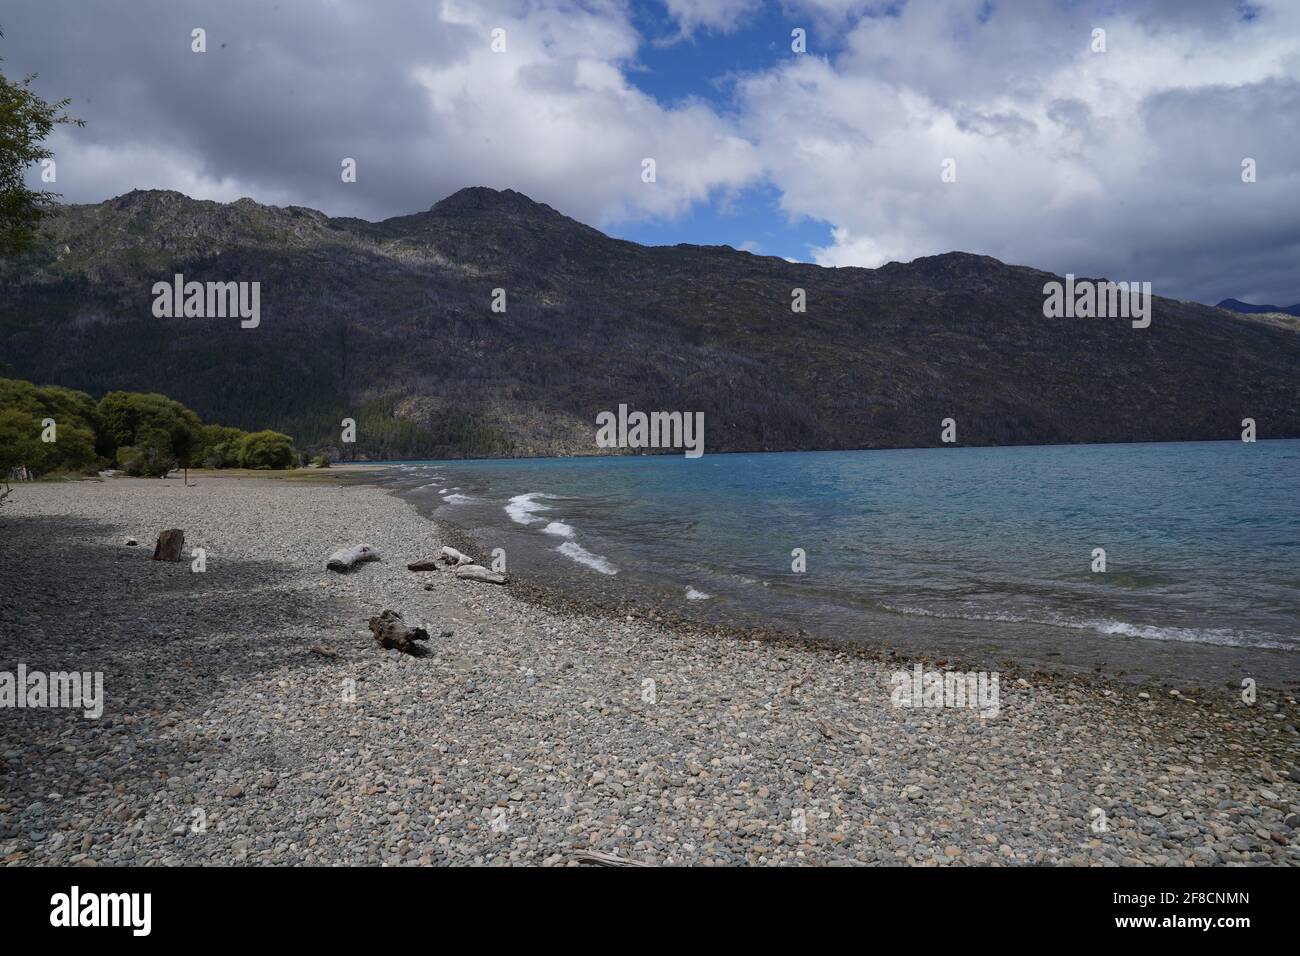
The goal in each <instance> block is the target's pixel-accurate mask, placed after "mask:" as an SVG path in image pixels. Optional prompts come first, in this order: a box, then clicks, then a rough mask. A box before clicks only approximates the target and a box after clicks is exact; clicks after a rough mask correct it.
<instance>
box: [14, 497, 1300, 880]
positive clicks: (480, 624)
mask: <svg viewBox="0 0 1300 956" xmlns="http://www.w3.org/2000/svg"><path fill="white" fill-rule="evenodd" d="M340 477H342V476H341V475H340ZM192 480H196V479H194V478H193V476H192ZM197 481H198V484H197V485H196V486H194V487H190V488H185V487H182V484H181V482H180V481H175V480H167V481H156V480H155V481H148V480H140V479H127V478H117V479H110V480H106V481H101V482H78V483H67V484H62V485H54V484H50V485H43V486H42V485H32V486H19V487H18V489H17V491H16V493H15V495H13V496H12V497H11V499H10V501H9V502H7V503H6V505H5V506H4V510H3V511H0V525H3V526H4V528H5V533H4V535H2V536H0V566H3V567H5V568H6V571H7V574H6V577H7V582H8V584H9V593H8V594H7V595H6V596H5V598H4V599H3V601H0V624H2V625H3V627H0V633H2V634H3V639H2V640H0V670H2V669H6V668H12V667H14V666H16V665H17V664H18V663H19V662H22V663H25V664H26V665H27V666H28V668H29V669H31V668H46V669H49V670H53V669H56V668H58V667H73V666H75V667H77V668H79V669H89V670H102V671H103V672H104V674H105V689H106V695H107V698H108V705H109V706H108V707H107V708H106V711H105V718H104V719H103V720H101V721H88V720H83V719H81V718H79V717H76V716H74V715H72V714H69V713H67V712H60V711H55V710H25V711H10V712H7V713H5V714H4V715H3V724H2V726H3V736H2V737H0V760H3V764H4V766H3V767H0V773H3V774H4V775H5V782H6V793H7V795H11V796H7V797H6V799H5V800H4V801H3V802H2V803H0V862H5V863H8V864H10V865H12V864H26V863H72V864H77V865H105V864H107V865H114V864H121V863H164V864H174V863H198V864H205V863H208V864H211V863H218V864H241V863H273V864H287V863H352V864H466V863H469V864H473V863H480V864H481V863H512V864H525V863H530V864H543V865H575V864H579V863H581V862H582V858H583V854H584V853H587V852H592V851H595V852H601V853H613V854H616V855H618V856H621V857H624V858H627V859H636V860H640V861H643V862H653V863H660V864H669V863H670V864H702V865H719V864H721V865H738V864H802V863H837V862H838V863H859V864H891V865H896V864H914V865H936V864H942V865H953V864H956V865H961V864H977V865H979V864H985V865H988V864H999V865H1000V864H1011V865H1015V864H1065V865H1092V864H1099V863H1100V864H1120V863H1127V864H1148V865H1169V864H1176V865H1180V864H1189V865H1197V864H1202V865H1203V864H1215V863H1237V864H1247V865H1250V864H1282V865H1297V864H1300V848H1298V847H1297V846H1296V838H1295V825H1296V820H1297V818H1296V813H1297V810H1300V806H1297V801H1298V800H1300V796H1298V793H1297V783H1298V781H1297V780H1296V771H1295V765H1294V761H1293V755H1294V747H1295V742H1296V730H1295V723H1296V708H1295V703H1294V699H1292V698H1288V697H1285V696H1282V695H1279V694H1278V693H1277V692H1276V691H1274V690H1272V689H1270V688H1267V687H1261V688H1260V690H1259V697H1258V699H1257V701H1256V702H1255V704H1254V705H1252V706H1249V707H1247V706H1246V705H1244V704H1242V703H1241V701H1240V700H1239V698H1238V697H1237V696H1235V695H1234V694H1233V693H1230V692H1229V691H1227V690H1226V689H1222V690H1221V692H1220V693H1218V694H1211V693H1210V692H1209V691H1207V692H1206V694H1205V695H1202V694H1200V693H1192V692H1184V693H1180V694H1179V695H1177V696H1171V695H1169V694H1168V693H1167V692H1165V691H1163V690H1161V689H1158V688H1155V687H1152V688H1150V689H1147V690H1143V689H1140V688H1136V687H1133V686H1131V685H1128V684H1123V683H1121V682H1111V681H1107V680H1104V679H1096V678H1080V677H1062V676H1059V675H1051V674H1035V673H1032V672H1029V671H1019V670H1017V671H1004V672H1002V673H1001V674H1000V675H999V676H1000V699H999V713H998V714H997V715H996V716H993V717H990V718H988V719H984V718H982V717H980V716H979V715H978V714H977V713H975V712H974V711H973V710H971V709H968V708H960V707H958V708H953V707H939V708H932V707H919V708H918V707H911V706H896V702H895V701H894V700H893V699H891V687H890V680H891V676H892V675H893V674H894V673H895V672H896V671H900V670H901V671H908V672H910V671H911V668H913V667H914V666H915V664H917V663H920V664H922V667H923V669H927V668H930V667H931V666H933V667H939V666H940V665H941V662H939V661H932V662H927V661H922V660H921V659H919V658H914V657H907V658H902V657H897V658H890V657H887V656H886V657H883V658H873V657H872V656H871V655H870V653H869V652H868V650H867V649H862V648H860V649H849V648H844V647H839V646H823V645H820V644H817V643H815V642H804V641H800V640H797V639H796V640H790V639H789V636H788V635H786V636H784V637H783V636H779V635H766V634H762V635H760V634H755V633H748V632H739V633H736V632H729V631H727V630H726V629H716V630H714V629H709V630H700V629H695V628H692V627H689V626H685V625H679V624H675V623H672V622H667V621H656V620H654V619H650V618H647V617H646V616H644V615H643V616H638V617H634V618H633V619H631V620H628V619H627V616H626V615H624V618H623V619H622V620H619V619H618V618H617V617H616V616H613V615H607V614H594V613H591V612H590V611H589V610H585V609H583V608H580V607H577V606H571V607H559V606H556V607H554V608H552V609H547V608H546V607H545V606H544V605H545V603H546V598H544V597H540V596H539V595H538V594H535V593H534V592H533V591H532V589H530V588H529V587H528V586H526V585H520V584H519V583H518V582H512V583H510V584H508V585H506V586H505V587H501V586H497V585H492V584H486V583H477V582H471V581H465V580H459V579H457V578H456V577H455V575H454V574H453V573H451V572H450V571H439V572H411V571H408V570H407V568H406V564H407V563H409V562H411V561H417V560H422V559H428V558H431V557H433V556H434V555H435V554H437V552H438V549H439V548H440V547H441V546H443V545H446V544H451V545H453V546H456V545H457V542H458V540H459V539H458V538H457V536H456V533H455V532H453V531H451V530H449V529H448V528H446V527H445V526H443V525H441V524H440V523H438V522H433V523H429V522H427V521H426V519H425V518H423V517H421V516H420V515H418V514H417V513H416V511H415V510H414V509H413V508H412V507H411V506H410V505H409V504H408V503H407V502H404V501H402V500H401V499H400V498H399V497H398V496H395V495H393V494H389V493H386V492H384V491H383V490H381V489H378V488H374V487H370V486H369V485H368V484H357V483H354V482H353V481H351V480H345V481H344V482H342V483H339V484H334V483H324V482H322V483H313V484H298V483H294V482H288V481H265V480H260V479H252V478H227V477H220V476H215V475H201V476H199V477H198V478H197ZM165 527H179V528H183V529H185V531H186V542H187V546H188V547H191V548H192V547H195V546H198V547H204V548H205V549H207V553H208V557H207V569H206V571H205V572H204V573H203V574H196V573H193V572H192V570H191V567H190V565H189V564H187V563H184V562H182V563H180V564H175V565H169V564H166V563H159V562H152V561H150V560H149V554H148V548H149V545H150V544H151V543H152V536H154V535H156V534H157V532H158V531H159V530H161V529H162V528H165ZM127 534H131V535H133V536H134V537H136V538H138V539H139V540H140V542H141V545H142V547H138V548H129V547H127V546H125V545H124V544H123V540H124V536H125V535H127ZM363 541H364V542H366V543H370V544H372V545H374V546H375V547H377V548H379V549H380V551H381V552H382V554H383V558H382V560H380V561H378V562H373V563H370V564H366V565H363V566H362V567H361V568H359V569H358V570H357V571H355V572H353V573H351V574H346V575H338V574H333V573H331V572H328V571H326V570H325V569H324V559H325V556H326V555H327V554H328V553H329V552H330V551H332V550H334V549H335V548H338V547H342V546H345V545H350V544H355V543H360V542H363ZM460 543H461V544H463V545H464V546H465V547H470V546H471V545H470V543H469V542H464V541H461V542H460ZM476 556H477V557H479V558H486V557H487V556H486V555H483V554H478V555H476ZM384 609H393V610H398V611H400V612H402V613H403V614H404V615H406V617H407V619H408V620H409V621H411V622H412V623H417V624H423V625H424V626H426V627H427V628H428V630H429V632H430V635H431V639H430V641H429V642H428V643H429V653H428V654H427V655H425V656H423V657H410V656H407V655H402V654H400V653H398V652H397V651H383V650H380V649H379V648H378V647H377V646H376V645H375V643H374V641H373V639H372V638H371V636H370V634H369V632H368V631H367V630H366V629H365V621H366V620H367V618H368V617H369V616H371V615H375V614H378V613H379V612H380V611H381V610H384ZM448 632H450V633H448ZM318 651H321V652H330V653H320V652H318ZM951 666H952V665H951V663H949V665H947V666H945V669H950V668H951ZM348 682H351V683H350V684H349V683H348ZM647 682H649V683H647ZM349 686H350V687H351V688H352V692H353V694H354V699H353V700H352V701H351V702H349V701H348V700H346V695H343V696H341V695H340V688H341V687H342V688H347V687H349ZM1234 701H1235V704H1234ZM37 755H40V756H39V757H38V756H37ZM51 794H54V795H55V796H54V797H52V796H51ZM196 810H200V811H202V812H203V815H204V817H205V819H207V820H208V821H210V824H209V825H208V827H207V829H206V831H205V832H203V833H197V832H195V831H194V829H193V826H192V825H193V822H194V820H195V819H196V817H195V811H196ZM1099 827H1104V828H1101V829H1099Z"/></svg>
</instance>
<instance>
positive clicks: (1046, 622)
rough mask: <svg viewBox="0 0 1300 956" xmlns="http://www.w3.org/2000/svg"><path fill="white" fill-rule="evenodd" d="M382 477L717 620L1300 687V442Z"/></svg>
mask: <svg viewBox="0 0 1300 956" xmlns="http://www.w3.org/2000/svg"><path fill="white" fill-rule="evenodd" d="M385 481H386V483H388V484H390V485H393V486H396V487H399V488H402V489H405V490H406V493H408V494H409V495H410V497H411V498H412V499H413V500H414V501H416V502H417V504H419V506H420V507H421V508H422V509H424V510H425V511H426V513H429V514H431V515H433V516H434V517H436V518H437V519H439V520H444V521H447V522H449V523H451V524H455V525H458V526H460V527H463V528H465V529H466V530H467V531H469V532H470V533H472V534H473V535H474V537H475V538H476V539H477V540H478V541H479V542H480V543H481V544H482V545H483V546H484V548H485V549H490V548H492V547H497V546H500V547H503V548H504V549H505V550H506V554H507V558H508V561H509V570H510V571H511V572H512V573H514V574H516V575H521V576H524V577H528V576H530V575H531V576H536V577H539V578H554V579H556V580H557V583H562V584H563V585H564V586H565V587H577V588H588V589H591V590H593V591H598V592H600V593H602V594H607V595H608V594H613V593H623V594H633V595H641V596H643V597H644V598H645V600H647V601H653V602H657V603H666V604H675V605H677V606H678V609H680V610H683V611H688V612H690V613H697V614H700V615H701V616H704V617H708V616H722V617H735V618H741V619H747V620H750V621H762V622H771V623H776V624H779V625H783V626H789V627H798V628H804V629H807V630H811V631H813V632H815V633H819V634H822V635H823V636H827V637H832V638H838V639H844V640H875V641H879V642H882V643H886V644H891V645H898V646H901V647H925V648H926V649H928V650H934V651H939V652H944V653H954V652H963V651H970V652H971V653H982V654H984V655H985V656H988V655H993V656H996V655H999V654H1007V655H1009V656H1011V657H1014V658H1016V659H1020V660H1038V661H1042V662H1046V663H1051V664H1059V665H1063V666H1066V667H1069V666H1076V667H1080V668H1084V667H1096V666H1098V665H1100V664H1103V663H1104V664H1105V666H1107V667H1109V668H1112V669H1120V670H1124V671H1129V670H1136V671H1139V672H1151V671H1163V672H1167V673H1168V674H1171V675H1174V676H1178V677H1181V678H1190V679H1195V678H1197V677H1201V676H1204V677H1206V678H1208V679H1214V680H1218V679H1221V678H1224V677H1227V678H1229V679H1231V678H1232V677H1233V675H1234V674H1235V673H1236V670H1237V669H1239V666H1238V665H1243V664H1244V665H1249V666H1253V667H1256V668H1259V667H1268V668H1270V669H1271V671H1272V672H1273V674H1274V675H1275V676H1277V677H1278V679H1279V680H1281V679H1283V678H1287V679H1289V678H1293V677H1295V676H1296V674H1297V663H1296V661H1297V658H1300V655H1298V654H1297V653H1296V652H1297V651H1300V442H1297V441H1269V442H1256V443H1243V442H1201V443H1177V444H1143V445H1075V446H1039V447H1014V448H942V449H915V450H887V451H856V452H806V453H803V452H801V453H782V454H739V455H718V454H706V455H704V456H703V457H702V458H699V459H694V460H690V459H686V458H684V457H677V456H635V457H632V456H628V457H605V458H565V459H522V460H508V461H458V462H406V463H401V464H399V465H395V466H393V468H392V469H391V470H390V471H389V473H388V475H387V477H386V479H385ZM1097 548H1103V549H1105V562H1106V570H1105V571H1104V572H1098V571H1094V565H1095V563H1096V558H1095V555H1094V549H1097ZM794 549H802V551H803V553H804V554H805V555H806V570H805V571H803V572H802V573H801V572H798V571H796V570H794V569H792V562H794V561H795V557H793V556H792V552H793V551H794Z"/></svg>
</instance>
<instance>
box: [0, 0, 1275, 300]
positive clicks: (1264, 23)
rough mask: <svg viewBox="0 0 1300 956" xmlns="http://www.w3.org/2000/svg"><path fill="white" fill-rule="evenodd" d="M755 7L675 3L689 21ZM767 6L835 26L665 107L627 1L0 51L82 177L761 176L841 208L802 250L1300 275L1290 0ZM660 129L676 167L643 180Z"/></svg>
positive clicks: (823, 257)
mask: <svg viewBox="0 0 1300 956" xmlns="http://www.w3.org/2000/svg"><path fill="white" fill-rule="evenodd" d="M774 2H775V0H774ZM762 5H763V4H762V2H761V0H752V2H749V0H680V2H674V3H672V4H669V8H670V9H671V12H672V13H673V14H674V15H675V16H676V17H677V19H678V22H679V24H680V26H681V27H682V30H683V34H684V37H685V38H684V39H682V40H681V41H680V42H694V41H693V40H692V39H691V38H690V36H689V34H690V33H691V31H692V30H711V31H714V32H715V35H716V34H717V33H718V32H719V31H720V32H721V33H722V34H724V35H730V34H727V32H726V31H728V30H733V31H734V30H736V29H741V28H743V27H744V26H745V23H746V22H747V20H746V18H752V17H756V16H758V14H759V8H760V7H762ZM772 6H773V4H769V7H772ZM780 7H781V8H782V9H783V10H784V12H785V14H786V15H787V16H788V17H790V18H793V20H794V21H797V22H803V20H804V19H806V20H807V22H809V23H810V24H811V23H816V24H818V25H819V30H818V32H817V33H815V34H814V35H820V36H822V37H825V38H826V48H825V49H816V48H814V49H812V50H810V51H809V53H808V54H806V55H803V56H796V55H794V54H793V53H790V54H785V53H784V50H783V46H782V44H783V43H784V42H786V41H785V40H784V38H782V39H781V41H780V42H778V43H777V44H776V45H775V47H774V48H775V49H777V50H778V53H777V55H775V56H774V58H773V61H772V63H771V64H770V66H768V67H766V68H764V69H761V70H758V71H754V72H750V73H744V74H740V75H739V76H738V77H737V78H736V81H735V83H734V84H731V85H728V86H727V87H726V90H727V91H728V92H727V93H726V94H725V95H726V96H727V97H729V98H726V99H723V98H720V96H719V94H718V92H717V87H715V86H714V85H713V84H712V83H711V80H712V79H714V78H715V76H717V75H722V74H724V73H728V72H729V71H730V69H731V67H730V65H729V64H727V63H723V62H719V63H718V64H717V69H716V71H715V73H714V74H713V75H701V76H700V77H698V81H699V82H698V85H699V88H700V91H701V93H700V98H699V99H694V100H685V101H678V102H674V103H672V104H664V103H660V102H657V101H656V100H655V99H654V98H653V97H651V96H649V95H647V94H646V93H645V92H643V91H642V90H641V89H638V87H637V86H636V85H635V84H633V83H632V82H631V80H630V77H631V76H633V75H634V71H635V70H636V69H637V68H638V59H639V57H640V55H641V52H642V50H643V47H644V45H645V44H646V42H647V38H646V37H644V36H641V35H640V34H639V33H638V31H637V29H636V23H637V22H638V21H637V19H636V18H635V16H634V15H633V11H632V9H631V8H630V5H629V4H627V3H624V2H622V0H587V2H578V0H531V2H525V0H463V2H455V0H369V2H365V0H279V2H254V0H223V2H213V0H207V2H190V0H112V2H110V0H39V2H32V0H18V2H16V3H9V4H8V5H7V6H6V7H5V9H4V10H3V12H0V26H2V27H3V28H4V30H5V34H6V37H5V39H4V40H3V41H0V56H2V57H3V58H4V62H3V64H0V68H3V69H4V71H5V72H6V74H7V75H9V76H15V75H21V74H23V73H26V72H32V71H39V73H40V78H39V80H38V81H37V84H36V86H37V89H38V90H39V91H40V92H41V93H42V94H43V95H45V96H47V97H48V98H59V97H63V96H69V97H71V98H72V99H73V101H74V103H73V107H72V112H73V113H74V114H75V115H77V116H79V117H80V118H82V119H85V120H86V121H87V125H86V127H85V128H84V129H79V130H72V129H62V130H60V131H59V132H58V133H57V134H56V136H55V137H54V140H53V142H52V146H53V148H54V149H55V151H56V158H57V160H58V181H57V183H56V185H55V186H54V187H53V188H56V189H58V190H59V191H61V192H62V193H63V194H64V195H65V198H66V199H67V200H68V201H75V202H97V201H100V200H102V199H105V198H107V197H109V196H113V195H117V194H120V193H122V192H125V191H127V190H129V189H132V188H150V187H153V188H174V189H179V190H181V191H183V192H186V193H188V194H190V195H194V196H200V197H204V198H213V199H220V200H231V199H235V198H238V197H240V196H251V197H253V198H255V199H257V200H259V201H262V202H269V203H276V204H289V203H294V204H301V205H307V206H312V207H315V208H319V209H323V210H325V211H326V212H329V213H331V214H334V215H358V216H363V217H366V218H382V217H385V216H390V215H397V214H403V213H408V212H411V211H414V210H418V209H423V208H427V207H428V206H429V205H431V204H432V203H433V202H435V201H436V200H438V199H440V198H441V197H443V196H445V195H446V194H448V193H450V192H452V191H453V190H455V189H457V188H459V187H461V186H466V185H475V184H482V185H489V186H495V187H499V188H502V187H511V188H515V189H519V190H521V191H523V192H525V193H527V194H529V195H531V196H533V197H534V198H536V199H539V200H541V201H544V202H548V203H550V204H551V205H553V206H555V207H556V208H558V209H561V210H562V211H564V212H567V213H569V214H570V215H573V216H575V217H576V218H579V219H582V220H584V221H587V222H590V223H592V224H594V225H597V226H608V225H609V224H611V223H619V222H623V223H626V222H628V221H635V220H638V219H642V218H654V219H660V220H664V219H666V220H670V221H672V220H675V219H679V217H682V216H683V215H684V214H685V213H687V212H688V211H690V210H691V209H696V210H697V211H698V210H700V209H705V210H707V209H713V210H714V214H720V213H717V210H718V209H720V208H722V207H723V206H725V205H726V203H727V202H728V200H729V199H730V198H732V197H734V196H735V195H736V194H737V193H739V192H741V191H743V190H746V189H748V188H751V187H758V186H768V185H770V186H772V187H775V189H776V191H777V194H778V195H779V196H780V197H781V204H782V208H783V213H784V215H785V216H788V217H790V218H791V219H798V218H801V217H811V218H814V219H819V220H824V221H826V222H827V223H829V224H830V225H831V227H832V229H833V238H832V240H831V242H830V243H828V244H827V245H825V246H823V247H819V248H816V249H812V250H810V253H809V255H810V258H814V259H816V260H817V261H820V262H822V263H823V264H827V265H871V266H873V265H878V264H880V263H882V262H885V261H889V260H891V259H911V258H913V257H915V256H918V255H926V254H933V253H936V252H943V251H947V250H951V249H964V250H968V251H973V252H981V253H987V254H990V255H995V256H998V257H999V258H1002V259H1005V260H1007V261H1011V262H1016V263H1023V264H1029V265H1034V266H1039V267H1042V268H1047V269H1051V270H1054V271H1057V272H1074V273H1076V274H1092V275H1107V276H1111V277H1114V278H1117V279H1118V278H1126V279H1135V280H1146V281H1151V282H1153V284H1154V286H1155V289H1156V291H1157V292H1158V293H1160V294H1166V295H1172V296H1176V297H1181V298H1190V299H1198V300H1201V301H1217V300H1218V299H1220V298H1223V297H1226V296H1235V297H1238V298H1244V299H1250V300H1254V301H1273V302H1276V303H1279V304H1290V303H1292V302H1296V301H1300V278H1298V277H1297V270H1296V269H1295V262H1296V261H1297V253H1300V203H1297V202H1296V201H1295V197H1296V196H1297V195H1298V194H1300V129H1298V128H1297V123H1298V122H1300V119H1298V118H1300V3H1294V2H1283V0H1260V2H1258V3H1254V4H1246V3H1224V2H1209V0H1181V2H1180V0H1134V2H1132V3H1124V4H1115V3H1110V2H1086V0H1085V2H1059V3H1052V2H1047V0H1042V2H1038V0H1035V2H1030V0H999V2H996V3H993V4H989V3H985V2H983V0H940V2H929V3H909V4H904V5H902V6H901V7H900V6H899V5H897V4H890V5H885V4H879V3H861V2H853V0H785V2H784V3H781V4H780ZM886 7H888V8H889V9H890V10H891V11H892V13H891V15H881V11H882V10H884V9H885V8H886ZM666 15H667V13H666V12H665V10H664V9H663V8H660V9H659V10H658V14H657V16H658V18H659V19H663V17H665V16H666ZM198 27H201V28H203V29H204V30H205V31H206V42H207V52H206V53H203V54H198V53H194V52H192V50H191V31H192V30H193V29H195V28H198ZM1098 28H1100V29H1104V30H1105V32H1106V49H1105V51H1104V52H1094V51H1093V50H1092V49H1090V44H1091V43H1092V37H1093V31H1094V30H1096V29H1098ZM494 29H502V30H504V31H505V41H506V50H505V52H501V53H497V52H494V51H493V50H492V47H491V42H492V31H493V30H494ZM647 156H653V157H655V158H656V160H657V162H658V165H659V168H660V170H661V171H666V173H665V174H664V175H661V177H660V181H659V183H658V184H656V187H655V188H653V189H648V188H646V186H645V184H644V183H642V182H641V180H640V170H641V161H642V159H643V158H644V157H647ZM345 157H348V158H353V159H355V160H356V161H357V169H358V176H357V182H356V183H343V182H342V180H341V177H340V175H339V174H340V163H341V161H342V160H343V159H344V158H345ZM949 158H951V159H953V160H955V163H956V168H957V170H958V176H957V180H956V182H954V183H943V182H941V181H940V178H939V172H940V164H941V163H942V162H943V161H944V160H946V159H949ZM1247 158H1249V159H1253V160H1254V161H1255V162H1256V165H1257V181H1256V182H1254V183H1251V184H1247V183H1243V182H1242V180H1241V164H1242V162H1243V160H1245V159H1247ZM37 174H38V171H36V170H33V172H32V176H33V178H34V177H35V176H36V175H37ZM781 227H782V222H781V220H780V219H779V218H777V219H776V220H775V221H774V222H773V223H772V224H771V228H773V229H780V228H781ZM681 238H682V239H683V240H684V241H689V240H690V239H692V238H693V237H692V235H691V234H690V232H689V225H688V223H687V222H685V221H683V234H682V236H681Z"/></svg>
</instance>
